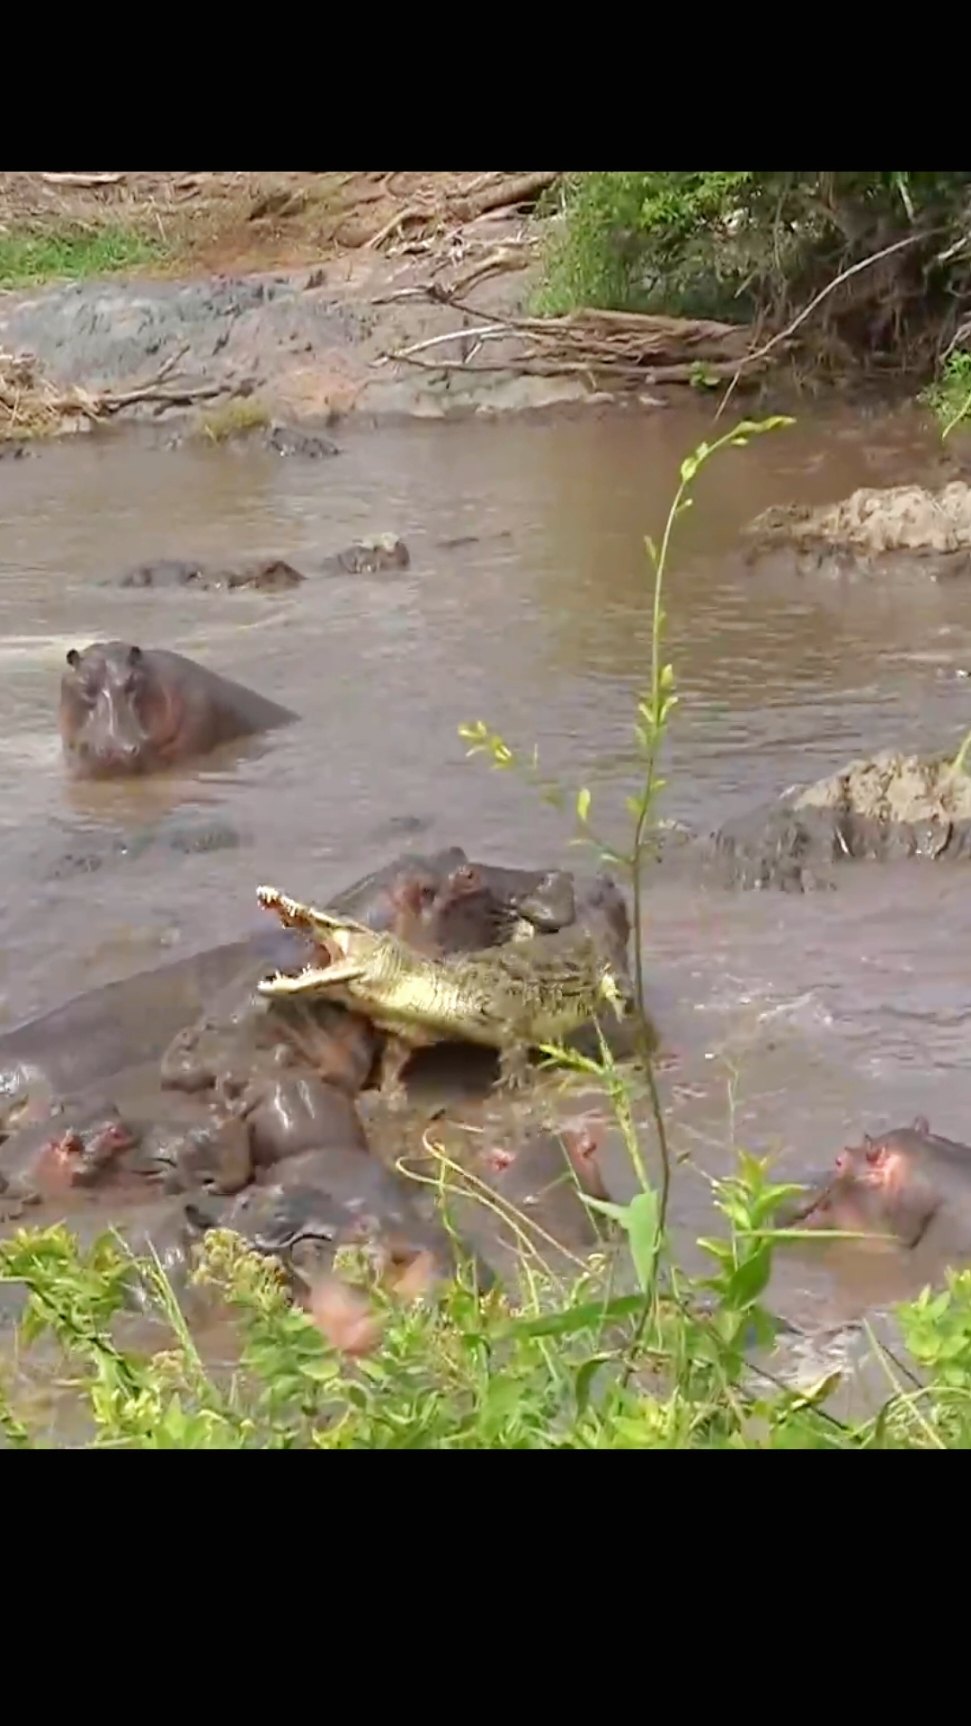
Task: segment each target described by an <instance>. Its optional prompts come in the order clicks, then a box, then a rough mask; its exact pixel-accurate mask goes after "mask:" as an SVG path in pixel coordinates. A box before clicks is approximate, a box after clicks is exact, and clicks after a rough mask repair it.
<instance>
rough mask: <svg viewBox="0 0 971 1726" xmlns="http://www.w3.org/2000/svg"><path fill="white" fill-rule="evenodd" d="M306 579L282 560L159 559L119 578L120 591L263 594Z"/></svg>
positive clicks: (278, 558) (136, 566)
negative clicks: (193, 590) (242, 591)
mask: <svg viewBox="0 0 971 1726" xmlns="http://www.w3.org/2000/svg"><path fill="white" fill-rule="evenodd" d="M305 580H306V576H304V575H301V573H300V571H299V569H294V567H293V565H292V564H291V563H286V562H285V561H284V559H283V558H282V557H262V558H252V559H248V560H247V561H245V562H243V563H238V564H206V563H198V562H196V561H194V560H193V559H191V558H169V557H163V558H159V559H158V560H157V561H156V562H154V563H139V564H136V565H135V567H134V569H127V570H126V571H125V573H124V574H123V575H121V576H119V577H118V581H117V586H118V587H198V588H202V589H204V590H205V591H207V592H209V591H220V590H221V591H223V592H233V591H234V590H235V589H236V588H240V587H249V588H252V589H254V590H256V591H257V592H259V593H284V592H286V591H287V590H288V589H289V588H291V587H299V586H300V583H301V582H302V581H305Z"/></svg>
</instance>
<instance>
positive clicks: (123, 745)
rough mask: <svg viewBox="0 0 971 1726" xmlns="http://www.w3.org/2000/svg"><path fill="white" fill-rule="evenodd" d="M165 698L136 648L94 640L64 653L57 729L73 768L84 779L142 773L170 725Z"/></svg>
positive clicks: (119, 642)
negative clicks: (64, 662) (82, 648)
mask: <svg viewBox="0 0 971 1726" xmlns="http://www.w3.org/2000/svg"><path fill="white" fill-rule="evenodd" d="M168 705H169V704H168V701H167V699H166V697H165V693H164V691H163V690H162V689H161V688H160V686H159V684H158V680H157V678H155V677H153V675H152V672H151V669H150V665H149V662H148V660H147V658H146V656H145V654H144V653H143V652H142V649H141V648H140V647H135V646H132V645H131V644H130V643H128V642H124V641H108V642H94V643H92V644H91V646H89V647H86V648H84V650H83V651H82V652H80V653H79V652H78V650H77V648H76V647H72V648H71V650H70V652H69V653H68V655H67V670H66V671H65V672H64V675H63V677H62V679H61V702H60V714H59V719H60V729H61V738H62V741H63V744H64V750H65V754H66V755H67V757H68V760H69V761H70V763H71V766H72V767H73V769H74V771H75V772H77V773H78V774H81V775H83V776H85V777H88V778H93V777H97V776H114V775H117V774H122V773H144V772H147V771H148V770H149V769H150V767H151V766H152V765H153V763H154V759H155V757H156V756H157V754H158V752H159V746H160V742H161V740H162V738H163V737H164V735H165V733H166V732H167V731H168V730H169V729H170V726H169V724H168V723H167V721H168V711H167V710H168Z"/></svg>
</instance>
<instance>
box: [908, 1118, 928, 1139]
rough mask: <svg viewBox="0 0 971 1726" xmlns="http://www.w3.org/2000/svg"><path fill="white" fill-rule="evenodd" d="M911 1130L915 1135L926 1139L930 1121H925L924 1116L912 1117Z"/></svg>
mask: <svg viewBox="0 0 971 1726" xmlns="http://www.w3.org/2000/svg"><path fill="white" fill-rule="evenodd" d="M912 1130H913V1131H914V1132H915V1133H920V1135H921V1137H922V1138H927V1136H928V1134H929V1133H930V1130H931V1124H930V1121H929V1120H928V1119H927V1116H926V1115H915V1116H914V1125H913V1129H912Z"/></svg>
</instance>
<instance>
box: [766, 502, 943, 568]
mask: <svg viewBox="0 0 971 1726" xmlns="http://www.w3.org/2000/svg"><path fill="white" fill-rule="evenodd" d="M745 539H746V557H747V560H748V561H749V562H756V561H761V560H763V559H765V558H772V559H773V561H781V562H782V563H783V564H788V565H789V566H790V567H791V566H793V565H794V566H795V568H796V570H797V571H798V573H799V574H800V575H804V574H815V573H821V574H824V575H854V574H859V575H869V576H881V575H899V574H901V573H904V574H916V575H920V576H923V577H924V578H925V579H927V578H929V579H931V580H937V581H940V580H944V579H947V578H949V577H954V576H962V575H969V574H971V486H969V485H967V484H965V483H964V482H963V481H961V480H953V481H952V482H951V483H950V484H949V485H946V486H944V487H943V489H942V490H941V491H937V492H934V491H926V490H925V489H924V488H923V486H918V485H900V486H890V487H887V488H885V489H880V488H876V487H869V486H864V487H862V488H861V489H860V490H859V491H855V492H854V493H853V495H852V496H851V497H848V498H845V499H844V500H843V502H842V503H836V504H827V505H824V506H823V507H822V508H820V509H812V508H810V507H809V506H808V505H803V504H780V505H775V506H773V507H772V508H771V509H767V510H764V511H763V513H762V514H761V515H760V516H757V517H756V519H755V521H753V522H752V523H751V524H750V525H749V527H748V528H747V529H746V531H745Z"/></svg>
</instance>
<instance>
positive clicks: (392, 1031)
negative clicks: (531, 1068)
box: [256, 887, 629, 1101]
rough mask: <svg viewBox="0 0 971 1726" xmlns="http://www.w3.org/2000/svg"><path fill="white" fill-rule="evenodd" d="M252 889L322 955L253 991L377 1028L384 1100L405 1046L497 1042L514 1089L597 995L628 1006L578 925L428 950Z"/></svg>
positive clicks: (585, 1016) (618, 1007) (619, 983)
mask: <svg viewBox="0 0 971 1726" xmlns="http://www.w3.org/2000/svg"><path fill="white" fill-rule="evenodd" d="M256 896H257V899H258V901H259V903H260V905H262V906H263V908H264V909H265V910H268V911H274V912H275V913H276V915H277V916H278V917H279V919H280V921H281V922H282V923H283V924H284V926H285V927H286V928H290V929H300V930H302V931H304V932H305V933H308V934H309V935H311V937H312V939H313V941H314V944H315V946H316V948H317V949H318V951H319V953H320V954H321V955H322V957H323V959H324V961H325V962H324V963H323V964H321V963H319V962H316V961H314V960H312V961H311V962H310V963H308V964H305V965H304V966H303V967H302V968H301V969H299V970H297V971H295V972H284V971H276V972H274V973H273V974H272V975H271V976H268V977H265V978H263V980H262V981H261V982H260V983H258V985H257V988H258V990H259V992H260V993H261V994H263V995H268V996H271V997H275V998H278V999H279V998H281V997H285V998H291V997H293V996H303V997H307V996H310V997H313V996H325V997H327V998H329V999H331V1000H338V1001H342V1002H344V1004H345V1005H347V1006H350V1007H352V1008H354V1009H355V1010H356V1011H357V1012H359V1013H364V1014H365V1015H366V1016H367V1017H368V1018H369V1019H370V1020H371V1021H372V1023H373V1024H374V1025H376V1026H377V1027H378V1028H379V1029H380V1030H383V1031H385V1032H387V1033H388V1034H389V1038H390V1041H389V1044H388V1047H387V1048H386V1050H385V1054H384V1058H383V1061H382V1079H381V1089H382V1091H383V1092H384V1094H385V1095H386V1096H387V1097H388V1098H389V1100H394V1101H397V1100H400V1098H401V1087H400V1076H401V1072H402V1070H403V1068H404V1066H405V1064H406V1063H407V1061H408V1060H409V1059H410V1057H411V1055H412V1053H413V1051H414V1050H415V1049H418V1048H422V1047H427V1046H428V1045H429V1044H432V1043H437V1042H467V1043H478V1044H480V1045H484V1046H485V1047H486V1048H491V1049H496V1050H497V1051H498V1053H499V1057H500V1073H501V1076H502V1079H503V1080H504V1082H506V1083H507V1084H508V1085H510V1086H512V1087H515V1086H517V1085H518V1084H519V1083H521V1082H522V1079H523V1077H524V1075H525V1072H526V1069H527V1065H528V1056H529V1051H530V1049H532V1048H537V1047H539V1046H541V1045H543V1044H549V1043H559V1042H562V1041H563V1039H564V1038H565V1037H567V1036H569V1035H570V1034H571V1033H572V1032H574V1031H578V1030H580V1029H581V1028H582V1027H583V1026H584V1025H587V1024H589V1023H590V1021H591V1020H593V1019H595V1018H596V1016H597V1013H598V1010H599V1009H600V1008H601V1006H602V1004H609V1005H610V1006H611V1007H612V1008H613V1010H614V1012H615V1013H616V1015H617V1017H618V1019H623V1018H624V1017H625V1016H626V1014H627V1011H628V1010H629V996H628V993H627V990H626V988H625V986H624V980H622V979H619V978H618V975H617V972H616V969H615V967H614V966H613V965H612V964H611V962H610V960H609V958H607V957H606V956H605V954H604V952H603V951H602V949H601V948H600V947H599V945H598V943H597V942H596V940H595V939H594V937H593V936H592V934H590V933H589V932H588V931H586V930H579V929H570V930H567V931H562V932H559V933H557V934H550V935H536V936H535V937H534V938H533V939H532V940H522V939H520V940H516V941H511V942H507V943H506V944H505V945H503V946H501V947H492V948H488V949H487V950H484V951H479V952H473V953H448V954H444V955H439V956H432V955H429V954H426V953H421V952H419V951H417V950H416V949H415V948H413V947H412V946H410V945H409V944H408V943H407V942H406V941H403V940H401V939H399V938H398V937H397V936H396V935H393V934H390V933H389V932H387V931H384V930H374V929H371V928H369V927H368V926H367V924H365V923H359V922H357V921H356V920H355V919H354V918H351V917H346V916H339V915H337V914H335V913H334V912H330V911H320V910H317V909H315V908H314V907H313V906H310V905H303V904H301V902H300V901H299V900H298V899H292V898H290V897H289V896H288V895H287V894H285V893H281V892H279V890H278V889H277V888H275V887H258V888H257V891H256Z"/></svg>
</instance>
